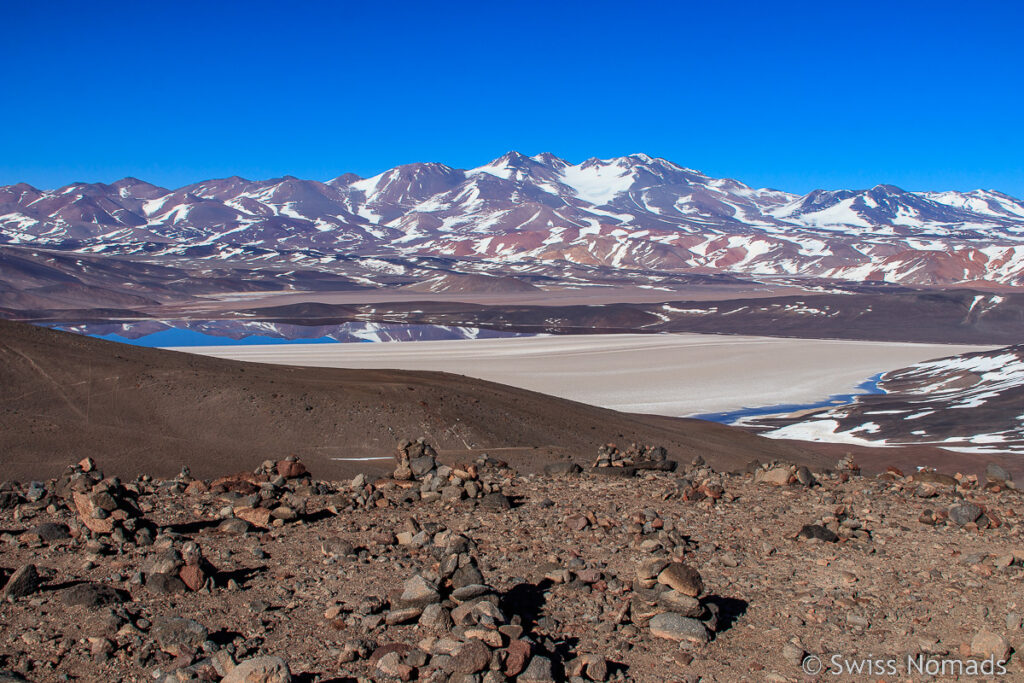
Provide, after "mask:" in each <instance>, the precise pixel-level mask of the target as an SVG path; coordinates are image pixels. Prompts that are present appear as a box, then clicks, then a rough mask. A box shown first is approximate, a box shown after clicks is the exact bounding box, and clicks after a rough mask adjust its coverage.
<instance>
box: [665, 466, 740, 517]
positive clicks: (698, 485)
mask: <svg viewBox="0 0 1024 683" xmlns="http://www.w3.org/2000/svg"><path fill="white" fill-rule="evenodd" d="M673 497H676V498H679V499H681V500H684V501H687V502H692V503H701V504H703V505H706V506H713V505H716V504H717V503H718V502H719V501H724V502H729V501H731V500H732V496H731V495H729V494H727V493H726V490H725V485H724V479H723V477H722V476H721V475H720V474H718V473H717V472H715V470H714V469H713V468H711V467H710V466H709V465H708V464H707V463H706V462H705V461H704V458H702V457H701V456H699V455H698V456H697V457H696V458H694V459H693V460H692V461H691V462H690V466H689V467H688V468H687V470H686V472H685V473H683V475H682V476H680V477H679V479H678V481H677V482H676V490H675V493H674V496H673Z"/></svg>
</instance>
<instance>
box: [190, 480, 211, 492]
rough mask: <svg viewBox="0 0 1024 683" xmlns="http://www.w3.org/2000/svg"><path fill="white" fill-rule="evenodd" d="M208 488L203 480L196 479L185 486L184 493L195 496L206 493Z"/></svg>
mask: <svg viewBox="0 0 1024 683" xmlns="http://www.w3.org/2000/svg"><path fill="white" fill-rule="evenodd" d="M209 490H210V487H209V486H207V485H206V483H205V482H202V481H199V480H198V479H196V480H195V481H193V482H192V483H190V484H189V485H188V486H186V487H185V493H186V494H187V495H190V496H195V495H198V494H200V493H206V492H207V491H209Z"/></svg>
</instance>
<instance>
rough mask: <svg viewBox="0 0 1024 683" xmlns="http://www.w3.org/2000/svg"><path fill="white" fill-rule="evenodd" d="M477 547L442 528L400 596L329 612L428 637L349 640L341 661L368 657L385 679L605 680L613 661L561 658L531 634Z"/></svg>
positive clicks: (478, 682) (488, 682)
mask: <svg viewBox="0 0 1024 683" xmlns="http://www.w3.org/2000/svg"><path fill="white" fill-rule="evenodd" d="M474 547H475V546H474V544H473V542H472V541H471V540H470V539H468V538H467V537H465V536H463V535H462V534H459V533H456V532H452V531H448V530H445V531H442V532H440V533H439V534H437V536H436V537H435V539H434V541H433V543H432V548H433V550H434V554H435V556H437V557H438V562H437V563H436V564H435V565H433V566H432V567H431V568H429V569H426V570H424V571H422V572H419V573H416V574H414V575H413V576H411V577H410V578H408V579H407V580H406V581H405V582H404V583H403V584H402V590H401V594H400V595H398V596H396V597H393V598H391V599H390V600H385V599H381V598H373V597H372V596H371V597H370V598H367V599H364V600H363V601H362V602H360V603H359V604H358V605H354V606H353V607H352V608H351V609H350V610H349V609H346V608H345V607H342V606H340V605H338V606H336V607H334V608H331V609H330V610H328V612H329V613H328V614H327V615H325V616H328V618H334V619H340V620H341V622H342V623H343V624H345V625H352V626H356V625H362V626H363V627H368V628H371V629H372V628H374V627H376V626H378V625H380V624H387V625H389V626H403V625H416V626H418V630H419V632H420V633H422V634H424V635H425V637H423V638H422V639H421V640H419V641H418V643H417V644H416V645H410V644H408V643H404V642H387V643H383V644H381V643H378V642H376V641H373V640H370V639H368V638H362V639H357V640H353V641H349V642H347V643H346V644H345V645H344V647H343V649H342V654H341V656H340V661H339V663H340V664H342V665H344V664H346V663H348V662H353V661H356V660H359V659H366V660H367V661H368V663H369V664H371V665H372V666H374V667H375V668H376V670H377V671H378V672H379V674H380V675H381V676H384V677H389V678H397V679H399V680H403V681H410V680H446V681H453V682H459V683H462V682H465V683H470V682H475V683H498V682H499V681H524V682H526V681H529V682H533V683H544V682H547V683H553V682H554V681H556V680H560V678H561V673H562V671H561V669H562V668H564V671H565V673H566V674H567V675H568V676H570V677H577V678H579V679H581V680H589V681H604V680H607V679H608V675H609V664H608V662H607V661H606V660H605V658H604V657H603V656H601V655H589V654H581V655H575V656H571V657H570V658H568V661H564V659H563V658H562V657H561V656H560V655H559V654H556V653H558V652H563V651H562V650H561V649H560V648H559V643H558V642H556V641H555V640H553V639H552V637H551V636H549V635H547V634H545V633H543V632H541V631H534V630H532V629H531V625H530V620H529V619H528V618H524V617H523V616H522V615H520V614H517V613H516V604H517V598H516V595H515V594H514V591H515V589H513V591H510V592H508V593H504V594H503V593H501V592H499V591H498V590H496V589H494V588H493V587H492V586H491V585H489V584H488V582H487V581H486V579H485V578H484V576H483V573H482V572H481V570H480V567H479V564H478V563H477V560H476V557H475V556H474V555H473V552H472V551H473V548H474ZM344 612H349V613H348V614H347V615H346V614H344Z"/></svg>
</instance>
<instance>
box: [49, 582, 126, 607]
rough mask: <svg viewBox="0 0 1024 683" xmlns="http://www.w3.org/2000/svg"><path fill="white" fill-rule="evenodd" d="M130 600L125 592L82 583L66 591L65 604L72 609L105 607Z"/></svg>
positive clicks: (96, 584)
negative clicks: (77, 607)
mask: <svg viewBox="0 0 1024 683" xmlns="http://www.w3.org/2000/svg"><path fill="white" fill-rule="evenodd" d="M128 599H129V596H128V594H127V593H125V592H124V591H120V590H117V589H116V588H114V587H113V586H104V585H103V584H101V583H80V584H78V585H76V586H72V587H71V588H68V589H66V590H65V591H64V604H65V605H69V606H71V607H75V606H82V607H103V606H104V605H116V604H118V603H122V602H127V601H128Z"/></svg>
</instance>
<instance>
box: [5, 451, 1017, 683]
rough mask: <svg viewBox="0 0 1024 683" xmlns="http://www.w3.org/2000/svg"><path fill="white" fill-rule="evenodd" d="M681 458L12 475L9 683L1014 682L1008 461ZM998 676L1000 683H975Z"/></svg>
mask: <svg viewBox="0 0 1024 683" xmlns="http://www.w3.org/2000/svg"><path fill="white" fill-rule="evenodd" d="M620 446H621V445H620ZM672 456H673V454H672V452H671V451H668V452H666V451H665V449H662V448H660V447H644V446H636V447H634V446H630V447H624V446H622V447H614V446H610V445H609V446H605V447H602V448H601V449H600V451H599V453H598V454H597V460H596V461H594V462H579V463H574V462H572V461H569V460H565V461H560V462H555V463H551V464H549V465H548V466H547V467H546V468H545V469H544V471H543V472H533V473H530V474H525V475H524V474H520V473H518V472H517V471H515V470H513V469H511V468H509V467H508V466H507V465H506V464H505V463H503V462H501V461H499V460H496V459H495V458H493V457H491V456H489V455H487V454H484V453H481V452H471V453H470V455H468V456H467V457H466V458H465V459H464V461H459V460H449V459H448V458H445V459H444V460H445V461H444V462H442V461H441V459H439V458H438V457H437V455H436V453H435V451H434V449H433V448H432V447H431V446H430V445H429V444H428V443H425V442H424V441H423V440H422V439H421V440H418V441H416V442H409V441H404V442H401V443H400V445H399V451H398V452H397V453H396V454H395V457H396V462H395V466H394V471H393V473H392V475H391V476H388V477H383V478H376V477H367V476H365V475H358V476H356V477H355V478H354V479H352V480H348V481H320V480H318V479H316V478H315V477H312V476H311V475H310V474H309V473H308V472H307V471H306V467H305V465H304V464H303V463H302V462H301V461H299V460H298V459H296V458H284V459H282V460H280V461H276V462H274V461H268V462H265V463H263V464H262V465H261V466H260V467H259V468H257V469H256V471H255V472H243V473H239V474H235V475H231V476H225V477H221V478H216V479H208V480H200V479H195V478H193V477H192V476H191V474H190V473H189V472H188V471H187V470H186V471H183V472H182V473H181V474H180V475H179V476H178V477H176V478H172V479H154V478H152V477H149V476H139V477H137V478H134V479H132V480H130V481H129V480H121V479H118V478H114V477H104V476H103V474H102V473H101V472H100V471H99V466H101V465H102V463H99V465H97V463H94V462H93V461H92V460H90V459H85V460H83V461H82V462H80V463H78V464H76V465H73V466H70V467H68V469H67V470H66V471H65V472H64V473H63V474H62V475H61V476H60V477H59V478H57V479H52V480H49V481H44V482H21V483H16V482H5V483H3V484H2V485H0V530H2V531H0V548H2V554H0V567H2V576H0V586H3V588H2V591H3V598H4V599H3V601H2V603H0V623H2V624H3V627H2V628H0V669H5V670H7V671H6V673H5V674H4V675H0V680H2V681H21V680H29V681H63V680H85V681H120V680H124V681H143V680H146V681H191V680H213V681H217V680H220V681H226V682H228V683H239V682H242V681H245V682H248V683H255V682H264V683H271V682H274V683H277V682H281V681H388V680H424V681H452V682H456V683H469V682H488V683H494V682H497V681H523V682H534V683H540V682H545V681H562V680H571V681H606V680H608V681H626V680H630V681H697V680H701V681H742V680H749V681H765V680H767V681H802V680H808V679H815V678H817V679H818V680H857V679H860V680H869V679H870V680H879V679H883V680H893V679H902V680H922V679H927V678H928V676H927V674H923V675H919V674H916V673H910V674H908V673H907V672H906V671H904V670H901V671H900V675H899V676H889V677H886V676H884V674H885V673H886V672H884V671H880V670H879V669H875V670H874V671H873V672H872V671H870V670H863V669H862V673H864V674H865V675H861V676H844V677H837V676H834V675H832V673H831V672H832V671H833V669H832V668H831V667H832V666H833V662H834V661H849V662H854V663H856V662H858V661H861V662H862V661H863V660H873V659H878V658H899V660H900V662H901V666H902V663H903V662H904V661H905V659H906V657H907V656H911V657H914V658H916V659H915V660H914V661H916V662H920V663H921V665H922V666H924V667H929V666H930V667H931V669H926V670H933V671H940V672H945V673H946V674H947V675H945V676H942V675H940V676H939V678H943V679H946V678H957V676H958V675H960V677H961V678H962V679H964V680H976V679H978V678H986V677H987V678H993V679H995V678H998V679H1001V680H1022V679H1024V662H1022V660H1021V658H1020V650H1021V649H1022V648H1024V630H1022V627H1021V623H1022V614H1024V604H1022V603H1024V598H1022V596H1024V590H1022V587H1024V566H1022V564H1024V543H1022V531H1024V523H1022V521H1021V514H1022V513H1024V499H1022V496H1021V493H1020V491H1019V490H1017V489H1016V487H1015V486H1014V484H1013V483H1012V481H1007V479H1008V475H1007V473H1006V472H1005V471H1003V470H1002V469H1001V468H999V467H998V466H995V465H993V466H990V467H989V469H988V471H987V473H986V475H987V476H986V477H983V478H981V480H980V481H979V479H978V478H977V477H974V476H965V475H952V474H944V473H939V472H935V471H928V470H923V471H919V472H915V473H909V472H908V473H901V472H899V471H889V472H887V473H884V474H881V475H877V476H870V477H868V476H861V474H860V470H859V469H858V468H857V466H856V465H855V464H854V462H853V460H852V457H846V458H844V459H843V460H841V461H840V462H839V464H838V465H837V466H835V467H834V468H832V469H831V470H827V471H818V472H812V471H810V470H809V469H807V468H806V467H797V466H795V465H790V464H785V463H779V462H771V463H765V464H758V463H751V464H750V465H749V466H748V467H746V468H745V469H744V470H743V471H736V472H732V473H724V472H716V471H714V470H713V469H712V468H711V467H710V466H708V465H706V464H705V463H704V462H703V460H702V459H700V458H696V459H693V460H691V461H687V462H683V463H677V462H675V461H674V460H673V459H672ZM314 474H315V473H314ZM835 657H841V658H843V659H842V660H839V659H833V658H835ZM815 658H817V659H815ZM986 661H988V662H989V663H990V664H989V666H990V667H991V666H992V665H993V664H994V663H998V662H1002V663H1001V664H998V665H999V666H1001V667H1004V668H1005V673H1003V672H1002V670H1001V669H995V670H994V671H995V673H994V674H993V673H991V672H992V671H993V669H991V668H989V669H988V670H984V669H977V668H974V669H971V668H968V667H971V666H973V667H978V666H981V663H983V662H986ZM815 662H819V663H822V662H823V663H824V669H823V670H822V671H821V673H820V674H818V675H817V676H816V677H815V676H807V675H805V674H804V673H803V672H802V671H801V665H803V666H804V667H810V668H811V669H813V668H814V663H815ZM956 666H959V667H961V668H959V669H958V668H956ZM938 667H944V668H942V669H939V668H938ZM979 671H980V672H982V674H984V675H975V673H977V672H979ZM986 671H987V672H986ZM869 673H873V674H874V675H873V676H868V675H866V674H869ZM879 674H883V675H879ZM961 674H962V675H961ZM4 676H6V677H4Z"/></svg>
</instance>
